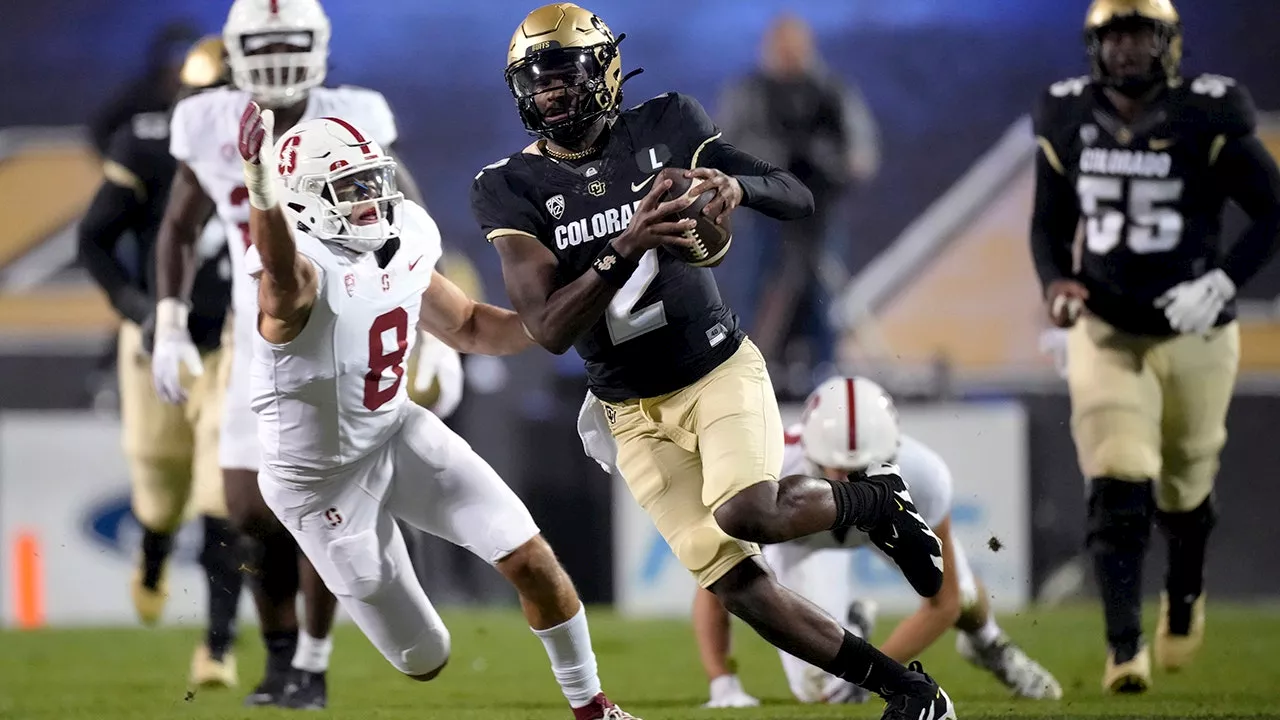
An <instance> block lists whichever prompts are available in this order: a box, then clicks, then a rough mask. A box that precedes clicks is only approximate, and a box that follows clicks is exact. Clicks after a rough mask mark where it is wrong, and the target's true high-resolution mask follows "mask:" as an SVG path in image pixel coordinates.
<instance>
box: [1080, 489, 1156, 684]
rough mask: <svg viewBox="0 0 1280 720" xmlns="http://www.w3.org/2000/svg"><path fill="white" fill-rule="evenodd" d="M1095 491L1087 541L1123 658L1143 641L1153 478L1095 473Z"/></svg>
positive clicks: (1111, 640) (1113, 640)
mask: <svg viewBox="0 0 1280 720" xmlns="http://www.w3.org/2000/svg"><path fill="white" fill-rule="evenodd" d="M1092 484H1093V488H1092V491H1091V494H1090V497H1089V533H1088V539H1087V540H1086V543H1087V545H1088V547H1089V551H1090V554H1091V555H1092V556H1093V569H1094V573H1095V575H1096V577H1097V581H1098V592H1099V594H1100V595H1101V596H1102V606H1103V612H1104V617H1105V619H1106V628H1107V643H1108V644H1109V645H1110V646H1111V648H1112V650H1114V651H1115V661H1116V662H1117V663H1123V662H1127V661H1129V660H1130V659H1132V658H1133V657H1134V656H1135V655H1136V654H1137V652H1138V647H1139V645H1140V644H1141V642H1142V561H1143V559H1144V558H1145V557H1146V554H1147V541H1148V539H1149V537H1150V533H1151V513H1152V509H1153V503H1152V498H1151V484H1150V482H1132V481H1128V480H1118V479H1113V478H1095V479H1094V480H1093V483H1092Z"/></svg>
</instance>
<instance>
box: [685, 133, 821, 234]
mask: <svg viewBox="0 0 1280 720" xmlns="http://www.w3.org/2000/svg"><path fill="white" fill-rule="evenodd" d="M703 157H704V158H705V159H706V160H705V162H700V163H699V164H700V165H704V166H706V167H710V168H715V169H716V170H719V171H720V172H723V173H724V174H726V175H732V176H733V178H734V179H735V180H737V181H738V184H739V185H741V186H742V204H743V205H745V206H747V207H749V208H751V209H752V210H755V211H757V212H760V213H762V214H764V215H767V216H769V217H771V218H774V219H777V220H798V219H800V218H803V217H808V216H809V215H812V214H813V193H811V192H809V188H807V187H805V185H804V183H802V182H800V180H798V179H797V178H796V176H795V175H792V174H791V173H789V172H787V171H786V170H783V169H782V168H779V167H775V166H773V165H771V164H769V163H767V162H765V161H764V160H761V159H760V158H758V157H756V156H754V155H750V154H748V153H745V152H743V151H741V150H739V149H738V148H736V147H734V146H732V145H730V144H729V143H727V142H722V141H720V140H714V141H712V142H711V144H710V145H709V146H708V147H707V149H706V151H705V153H704V155H703Z"/></svg>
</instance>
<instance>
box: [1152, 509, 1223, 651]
mask: <svg viewBox="0 0 1280 720" xmlns="http://www.w3.org/2000/svg"><path fill="white" fill-rule="evenodd" d="M1216 521H1217V513H1215V512H1214V508H1213V502H1212V499H1206V500H1205V501H1204V502H1203V503H1201V504H1200V506H1199V507H1197V508H1196V509H1195V510H1192V511H1190V512H1184V513H1173V512H1164V511H1161V510H1157V511H1156V522H1157V524H1159V525H1160V529H1161V531H1163V533H1164V536H1165V540H1166V541H1167V542H1168V544H1169V570H1168V572H1167V573H1166V574H1165V579H1164V589H1165V594H1167V595H1168V596H1169V632H1170V633H1172V634H1174V635H1186V634H1187V633H1189V632H1190V631H1191V608H1192V606H1193V605H1194V604H1195V601H1196V598H1198V597H1200V593H1202V592H1204V556H1205V549H1206V548H1207V547H1208V544H1209V533H1210V532H1211V531H1212V530H1213V526H1214V524H1215V523H1216Z"/></svg>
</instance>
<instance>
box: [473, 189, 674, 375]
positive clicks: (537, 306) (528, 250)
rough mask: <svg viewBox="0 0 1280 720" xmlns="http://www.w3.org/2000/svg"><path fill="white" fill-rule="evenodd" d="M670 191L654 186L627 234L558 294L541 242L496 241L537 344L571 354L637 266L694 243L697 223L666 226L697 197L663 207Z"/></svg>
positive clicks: (517, 236)
mask: <svg viewBox="0 0 1280 720" xmlns="http://www.w3.org/2000/svg"><path fill="white" fill-rule="evenodd" d="M670 187H671V181H670V180H662V181H660V182H655V183H654V184H653V187H652V188H651V189H650V190H649V193H648V194H647V195H645V196H644V198H643V199H642V200H641V201H640V204H639V205H638V206H637V207H636V212H635V215H633V216H632V217H631V223H630V224H629V225H627V229H626V230H625V231H623V233H622V234H621V235H619V236H618V237H616V238H614V239H613V240H612V241H611V242H610V243H609V244H608V245H605V247H604V249H603V250H601V251H600V255H599V256H597V257H596V259H595V262H593V263H592V264H591V268H592V269H591V270H588V271H587V272H585V273H583V274H582V275H581V276H579V277H578V278H577V279H576V280H574V281H573V282H571V283H569V284H568V285H565V286H564V287H562V288H560V289H558V290H557V289H556V286H555V281H556V266H557V265H558V264H559V261H557V260H556V256H555V254H554V253H552V252H551V251H550V250H549V249H547V247H546V246H545V245H543V244H542V242H541V241H539V240H538V239H537V238H535V237H533V236H532V235H528V234H524V233H512V234H507V235H499V236H497V237H495V238H494V239H493V246H494V247H495V248H497V249H498V257H499V258H500V259H501V260H502V279H503V282H504V283H505V284H506V287H507V295H508V297H510V298H511V304H512V305H514V306H515V309H516V312H518V313H519V314H520V319H521V321H523V322H524V325H525V327H527V328H528V329H529V333H530V335H532V337H533V339H534V341H535V342H537V343H538V344H539V345H541V346H542V347H544V348H546V349H548V350H550V351H551V352H553V353H555V354H557V355H560V354H562V353H564V352H567V351H568V350H569V348H570V347H572V346H573V343H574V341H576V340H577V339H578V337H580V336H581V335H582V334H583V333H584V332H586V331H587V330H588V329H590V328H591V326H592V325H594V324H595V323H596V321H597V320H599V319H600V316H601V315H603V314H604V311H605V308H607V307H608V306H609V301H610V300H612V299H613V296H614V294H615V293H617V292H618V290H619V289H620V288H621V287H622V286H623V285H625V284H626V282H627V280H628V279H629V278H630V277H631V275H632V274H633V273H634V272H635V271H636V268H637V267H639V263H640V256H641V255H643V254H644V253H646V252H648V251H649V250H652V249H654V248H657V247H659V246H662V245H679V246H684V247H688V246H689V245H690V244H691V242H692V241H690V240H689V239H688V238H686V237H685V236H684V232H685V231H686V230H688V229H689V228H691V227H693V226H694V224H695V223H694V221H693V220H688V219H686V220H679V221H676V222H668V221H667V220H666V218H668V217H670V216H671V215H672V214H673V213H677V212H679V211H681V210H684V209H685V208H687V207H689V205H691V204H692V203H693V200H694V199H695V196H692V195H684V196H681V197H679V198H676V199H674V200H668V201H666V202H662V194H663V193H665V192H666V191H667V189H668V188H670Z"/></svg>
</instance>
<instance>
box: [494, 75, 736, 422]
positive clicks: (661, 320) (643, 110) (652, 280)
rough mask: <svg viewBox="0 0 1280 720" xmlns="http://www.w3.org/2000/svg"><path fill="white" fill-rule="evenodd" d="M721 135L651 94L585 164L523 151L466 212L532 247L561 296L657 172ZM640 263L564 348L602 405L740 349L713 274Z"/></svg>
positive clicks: (657, 258)
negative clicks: (542, 256)
mask: <svg viewBox="0 0 1280 720" xmlns="http://www.w3.org/2000/svg"><path fill="white" fill-rule="evenodd" d="M719 134H720V131H719V130H718V129H717V128H716V126H715V125H714V123H712V121H711V118H710V117H708V116H707V113H706V111H705V110H703V108H702V106H701V105H699V104H698V101H697V100H694V99H693V98H691V97H688V96H686V95H681V94H678V93H667V94H665V95H660V96H658V97H656V98H654V99H652V100H649V101H647V102H645V103H642V104H640V105H638V106H636V107H634V108H631V109H630V110H626V111H624V112H622V113H620V114H619V116H618V117H617V119H616V121H615V123H614V125H613V127H612V129H611V131H610V134H609V137H608V139H607V140H606V144H605V147H604V149H603V150H602V152H601V153H600V156H599V158H598V159H596V160H595V161H593V162H588V163H585V164H580V165H577V166H574V165H570V164H567V163H562V162H558V161H556V160H553V159H551V158H549V157H546V156H544V155H541V154H534V153H530V152H521V153H517V154H514V155H511V156H509V157H507V158H503V159H502V160H499V161H498V162H496V163H494V164H492V165H490V166H488V167H486V168H485V169H484V170H482V171H481V172H480V174H479V175H477V176H476V179H475V183H474V184H473V186H472V189H471V209H472V212H474V213H475V216H476V218H477V220H478V221H479V222H480V225H481V228H482V229H483V230H484V233H485V235H486V237H487V238H488V239H489V240H491V241H492V239H493V238H494V237H497V236H499V235H503V234H509V233H510V232H511V231H516V232H519V233H525V234H529V235H532V236H533V237H536V238H538V240H540V241H541V242H542V244H543V245H545V246H546V247H547V248H548V249H550V250H551V252H553V253H554V254H555V256H556V259H557V260H558V261H559V266H558V268H557V274H556V287H557V288H559V287H563V286H565V285H567V284H569V283H570V282H572V281H573V280H575V279H576V278H578V277H579V276H581V275H582V274H583V273H584V272H588V271H589V270H590V267H591V263H592V261H593V260H595V258H596V256H597V255H599V254H600V251H601V250H602V249H603V247H604V245H605V243H608V242H609V241H610V240H612V239H613V238H615V237H617V236H618V235H620V234H621V233H622V231H623V230H624V229H626V227H627V224H628V223H629V222H630V220H631V216H632V214H633V213H634V211H635V208H636V207H637V206H638V205H639V204H640V199H641V198H643V197H644V196H645V194H646V193H647V192H649V190H650V189H651V188H650V183H651V182H652V181H653V178H654V176H655V174H656V173H657V172H658V170H660V169H662V168H663V167H673V168H692V167H695V166H696V165H697V161H698V155H699V152H700V151H701V149H702V148H704V147H706V146H707V144H708V143H709V142H711V141H712V140H715V139H716V138H717V137H718V136H719ZM639 262H640V267H639V269H637V270H636V272H635V274H634V275H632V276H631V279H630V280H629V281H628V282H627V284H626V285H625V286H623V288H622V289H620V290H619V291H618V293H617V295H615V296H614V298H613V301H612V302H611V303H610V304H609V308H608V309H607V310H606V311H605V314H604V316H603V317H601V318H600V320H598V321H597V322H596V323H595V325H594V326H592V328H591V329H590V330H588V331H587V332H586V333H584V334H583V335H582V336H581V337H580V338H578V340H577V342H576V343H575V344H574V348H575V349H576V350H577V351H578V354H579V355H581V356H582V358H583V360H584V361H585V362H586V368H587V376H588V381H589V384H590V387H591V391H592V392H593V393H594V394H595V395H596V396H598V397H599V398H601V399H602V400H607V401H611V402H618V401H622V400H628V399H632V398H646V397H654V396H657V395H663V394H666V393H669V392H674V391H676V390H679V389H680V388H682V387H685V386H687V385H690V384H692V383H693V382H695V381H697V380H698V379H699V378H701V377H702V376H703V375H706V374H707V373H708V372H710V371H711V370H712V369H713V368H715V367H716V366H718V365H719V364H720V363H722V362H724V361H725V360H726V359H728V358H729V357H730V356H731V355H733V353H734V352H735V351H736V350H737V349H738V347H739V345H740V344H741V342H742V338H743V333H742V331H741V330H740V328H739V326H738V318H737V316H736V315H735V314H734V313H733V311H731V310H730V309H729V308H728V307H726V306H725V304H724V302H723V301H722V300H721V298H720V291H719V288H717V286H716V282H715V278H714V277H713V276H712V274H711V270H709V269H707V268H695V267H692V266H690V265H688V264H686V263H684V262H683V261H681V260H680V259H678V258H677V257H675V256H674V255H672V254H671V253H669V252H667V251H666V250H662V249H655V250H650V251H648V252H646V253H645V254H644V255H643V256H641V258H640V261H639Z"/></svg>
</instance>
